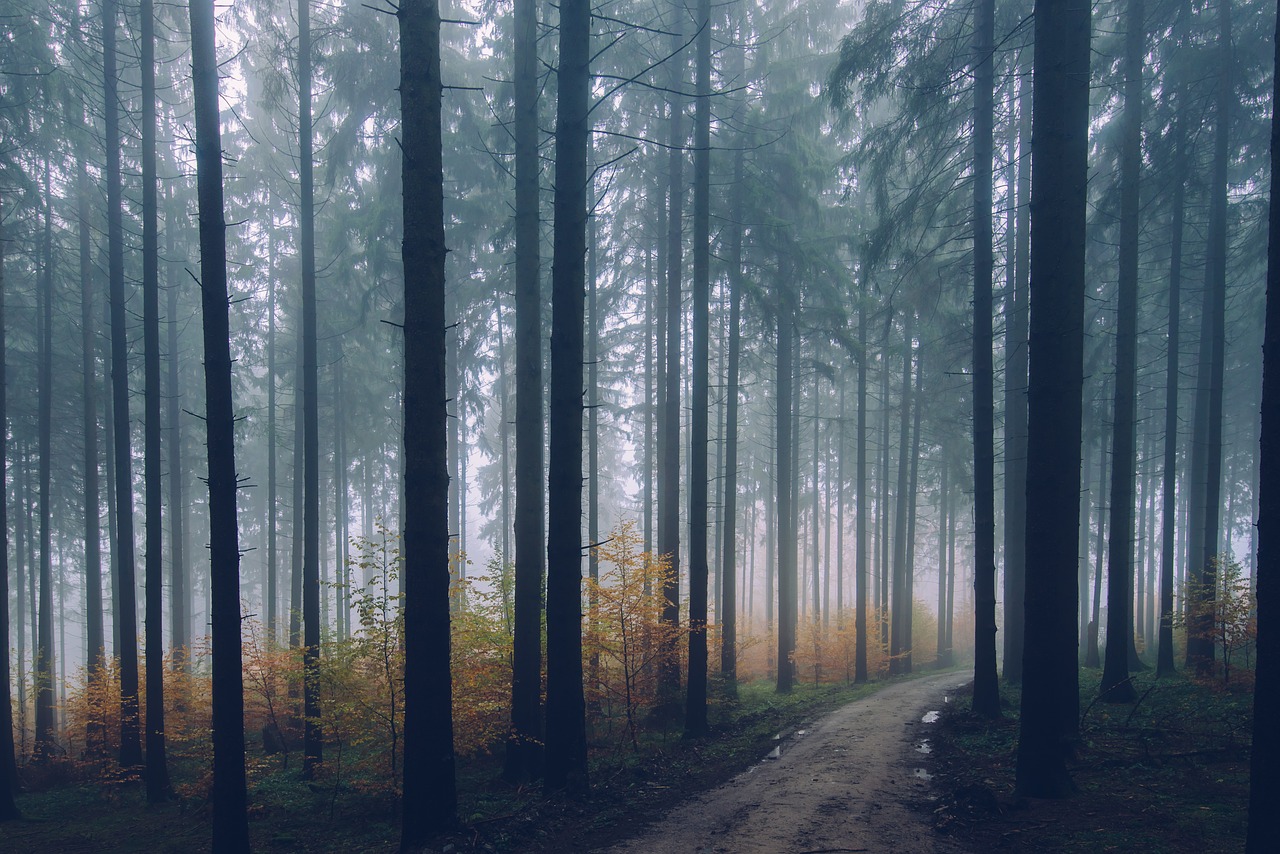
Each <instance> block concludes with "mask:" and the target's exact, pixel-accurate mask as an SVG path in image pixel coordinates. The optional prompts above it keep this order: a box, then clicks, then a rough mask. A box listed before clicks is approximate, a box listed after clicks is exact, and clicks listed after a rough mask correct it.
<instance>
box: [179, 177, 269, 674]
mask: <svg viewBox="0 0 1280 854" xmlns="http://www.w3.org/2000/svg"><path fill="white" fill-rule="evenodd" d="M267 198H268V199H270V198H271V196H270V192H268V196H267ZM268 204H270V202H268ZM170 294H172V290H171V291H170ZM170 306H171V307H170V316H171V317H172V315H173V310H172V300H171V301H170ZM169 328H170V333H169V340H170V352H171V353H175V352H176V351H174V350H173V345H174V344H175V343H176V342H175V341H174V333H173V329H174V327H173V325H172V324H170V327H169ZM170 365H171V366H172V367H171V368H170V381H171V382H172V381H173V379H175V376H174V371H175V370H176V367H177V359H176V358H172V359H171V361H170ZM173 388H174V389H175V390H176V388H177V384H176V383H173ZM171 412H174V413H175V414H176V410H173V409H172V408H171ZM172 423H173V424H174V428H175V429H174V431H173V435H174V440H173V441H174V442H175V443H176V442H177V441H178V438H177V437H178V431H177V429H176V428H177V425H176V418H175V419H173V421H172ZM175 482H176V478H175ZM278 489H279V483H278V481H277V478H276V230H275V226H274V224H272V225H271V226H270V227H269V229H268V231H267V518H266V524H267V646H268V648H270V649H275V648H276V644H277V640H278V639H277V631H278V630H279V627H280V614H279V607H280V591H279V581H278V567H277V563H278V561H279V551H278V545H277V539H278V535H277V533H276V528H277V526H278V523H279V516H278V511H277V508H278V505H279V499H278V498H277V492H278ZM174 506H175V507H177V506H180V505H174Z"/></svg>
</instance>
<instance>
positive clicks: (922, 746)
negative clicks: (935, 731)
mask: <svg viewBox="0 0 1280 854" xmlns="http://www.w3.org/2000/svg"><path fill="white" fill-rule="evenodd" d="M916 753H933V745H932V744H930V743H929V739H927V738H926V739H925V740H924V741H922V742H920V743H919V744H917V745H916Z"/></svg>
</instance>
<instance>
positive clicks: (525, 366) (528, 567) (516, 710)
mask: <svg viewBox="0 0 1280 854" xmlns="http://www.w3.org/2000/svg"><path fill="white" fill-rule="evenodd" d="M537 30H538V16H537V8H536V3H535V2H534V0H515V49H514V61H515V74H514V79H515V119H514V129H513V133H514V135H515V145H516V158H515V160H516V162H515V170H516V199H515V203H516V226H515V231H516V247H515V251H516V261H515V274H516V288H515V290H516V513H515V549H516V554H515V574H516V577H515V603H514V606H515V637H514V651H513V655H512V667H511V735H510V736H509V738H508V740H507V753H506V763H505V766H504V776H505V777H506V778H507V779H508V780H513V781H514V780H519V779H521V778H523V777H535V776H537V775H538V773H539V765H540V755H541V744H542V726H541V722H540V720H539V706H540V704H541V699H542V583H543V577H544V575H545V573H544V570H545V559H546V551H545V549H546V531H545V530H544V527H543V525H544V522H543V509H544V508H543V499H542V496H543V492H542V460H543V448H542V443H543V433H542V288H541V283H540V280H539V265H540V259H539V242H540V240H541V236H540V235H539V233H538V232H539V223H538V219H539V218H538V204H539V201H538V196H539V190H538V171H539V165H538V42H537V35H538V33H537Z"/></svg>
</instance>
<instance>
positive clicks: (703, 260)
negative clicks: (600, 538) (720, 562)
mask: <svg viewBox="0 0 1280 854" xmlns="http://www.w3.org/2000/svg"><path fill="white" fill-rule="evenodd" d="M695 16H696V23H697V26H698V34H697V39H696V41H697V49H696V53H697V68H696V71H695V73H696V75H697V80H696V83H695V93H696V98H697V100H696V112H695V114H694V121H693V289H692V290H693V293H692V297H693V352H692V353H691V354H690V362H691V363H692V369H693V389H692V391H693V394H692V398H693V399H692V400H691V401H690V402H689V418H690V420H689V434H690V446H691V453H690V455H689V498H688V501H689V683H688V692H687V695H686V700H685V719H684V732H685V735H686V736H690V737H698V736H702V735H705V734H706V733H707V729H708V727H707V575H708V569H707V527H708V522H707V520H708V512H707V491H708V488H709V483H708V478H707V450H708V448H707V442H708V437H707V433H708V425H707V419H708V410H709V407H710V394H709V390H708V388H709V374H710V367H709V365H708V358H709V349H710V334H711V333H710V325H711V0H697V11H696V13H695Z"/></svg>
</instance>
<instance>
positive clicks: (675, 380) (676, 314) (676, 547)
mask: <svg viewBox="0 0 1280 854" xmlns="http://www.w3.org/2000/svg"><path fill="white" fill-rule="evenodd" d="M683 14H684V10H683V8H680V9H678V10H677V22H676V23H675V24H674V26H673V29H672V33H671V46H672V51H673V52H675V56H674V57H673V58H672V59H671V60H669V63H670V65H669V67H670V69H671V80H670V88H671V94H670V95H669V96H668V102H669V106H668V109H669V110H670V111H671V116H670V119H671V126H670V134H671V136H670V155H669V162H668V173H667V174H668V178H669V181H670V183H669V186H668V199H669V204H670V208H669V210H668V214H667V293H666V308H667V317H666V333H667V342H666V348H665V354H666V358H667V362H666V369H665V374H664V380H665V383H666V385H665V391H664V392H663V405H662V414H663V425H662V431H663V455H662V460H661V462H660V465H661V470H660V472H659V474H658V517H659V522H658V552H659V553H661V554H663V555H666V556H667V558H668V559H669V560H670V562H671V572H670V575H669V576H668V578H667V581H666V583H665V584H664V585H663V590H662V595H663V598H664V603H663V608H662V617H661V620H662V624H663V625H664V626H665V627H667V630H666V631H664V632H663V636H662V637H663V640H662V645H663V649H662V650H661V651H660V653H659V659H660V660H659V662H658V668H659V669H658V682H659V688H658V690H659V694H660V697H659V699H658V703H659V710H660V713H661V715H663V716H671V715H672V714H673V712H674V711H675V706H676V703H677V702H678V699H677V695H678V694H679V693H680V661H679V654H678V652H677V651H676V647H675V640H674V638H675V637H676V631H675V629H676V627H677V626H678V625H679V624H680V315H681V312H680V278H681V275H682V274H683V272H684V261H683V249H684V239H683V232H684V229H683V225H684V193H685V190H684V144H685V131H684V121H683V119H684V103H683V101H682V100H681V98H680V95H679V92H680V90H681V88H682V87H683V85H684V56H683V52H682V51H681V47H682V45H683V44H684V35H683V24H682V23H681V18H682V16H683Z"/></svg>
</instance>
